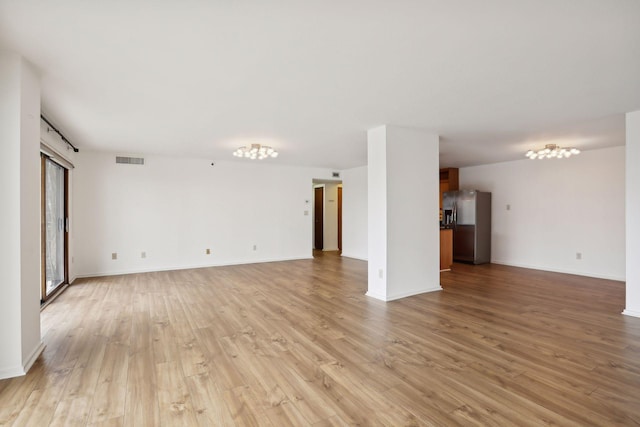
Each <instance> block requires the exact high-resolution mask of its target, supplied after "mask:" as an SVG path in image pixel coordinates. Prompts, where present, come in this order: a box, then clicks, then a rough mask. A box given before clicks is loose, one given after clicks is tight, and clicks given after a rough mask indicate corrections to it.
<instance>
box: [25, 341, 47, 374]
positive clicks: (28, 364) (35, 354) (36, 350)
mask: <svg viewBox="0 0 640 427" xmlns="http://www.w3.org/2000/svg"><path fill="white" fill-rule="evenodd" d="M43 351H44V343H43V342H42V340H40V342H39V343H38V345H37V346H36V348H34V349H33V351H32V352H31V355H29V357H28V358H27V360H26V361H24V362H22V364H23V366H24V373H25V374H26V373H27V372H29V369H31V367H32V366H33V364H34V363H35V361H36V360H38V357H40V355H41V354H42V352H43Z"/></svg>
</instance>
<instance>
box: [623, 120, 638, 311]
mask: <svg viewBox="0 0 640 427" xmlns="http://www.w3.org/2000/svg"><path fill="white" fill-rule="evenodd" d="M626 126H627V143H626V164H627V169H626V172H627V173H626V184H627V187H626V202H627V203H626V211H627V215H626V224H627V236H626V237H627V239H626V251H627V252H626V256H627V266H626V267H627V268H626V273H627V277H626V278H627V295H626V308H625V310H624V314H628V315H630V316H636V317H640V223H639V217H640V215H638V212H640V166H639V165H640V111H635V112H633V113H627V117H626Z"/></svg>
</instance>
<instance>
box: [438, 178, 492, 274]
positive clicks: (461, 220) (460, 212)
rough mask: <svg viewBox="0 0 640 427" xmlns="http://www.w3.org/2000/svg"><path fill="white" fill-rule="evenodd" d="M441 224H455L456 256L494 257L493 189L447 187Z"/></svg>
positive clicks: (479, 259) (481, 260) (457, 258)
mask: <svg viewBox="0 0 640 427" xmlns="http://www.w3.org/2000/svg"><path fill="white" fill-rule="evenodd" d="M442 225H443V226H444V227H450V228H453V260H454V261H462V262H470V263H473V264H484V263H487V262H490V261H491V193H487V192H483V191H477V190H462V191H447V192H445V193H444V194H443V197H442Z"/></svg>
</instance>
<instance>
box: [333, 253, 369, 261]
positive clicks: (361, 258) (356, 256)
mask: <svg viewBox="0 0 640 427" xmlns="http://www.w3.org/2000/svg"><path fill="white" fill-rule="evenodd" d="M340 256H343V257H345V258H353V259H358V260H360V261H367V262H368V261H369V260H368V259H367V258H363V257H361V256H358V255H352V254H345V253H344V252H342V254H340Z"/></svg>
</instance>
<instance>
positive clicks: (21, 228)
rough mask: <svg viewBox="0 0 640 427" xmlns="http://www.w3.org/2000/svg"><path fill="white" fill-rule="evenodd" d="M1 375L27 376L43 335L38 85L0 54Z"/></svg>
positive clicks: (17, 62) (13, 59)
mask: <svg viewBox="0 0 640 427" xmlns="http://www.w3.org/2000/svg"><path fill="white" fill-rule="evenodd" d="M0 142H1V145H0V147H1V150H2V155H0V200H2V209H0V212H1V213H0V215H1V218H0V236H2V238H1V239H0V271H1V272H2V285H1V286H0V379H2V378H9V377H14V376H18V375H23V374H25V373H26V371H27V370H29V368H30V367H31V365H32V364H33V362H34V361H35V360H36V358H37V357H38V355H39V354H40V353H41V352H42V349H43V346H42V341H41V338H40V155H39V153H40V86H39V80H38V77H37V75H36V73H35V72H34V70H33V68H32V67H31V66H30V65H29V64H28V63H27V62H26V61H24V60H23V59H22V58H21V57H20V56H19V55H16V54H13V53H4V52H0Z"/></svg>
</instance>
